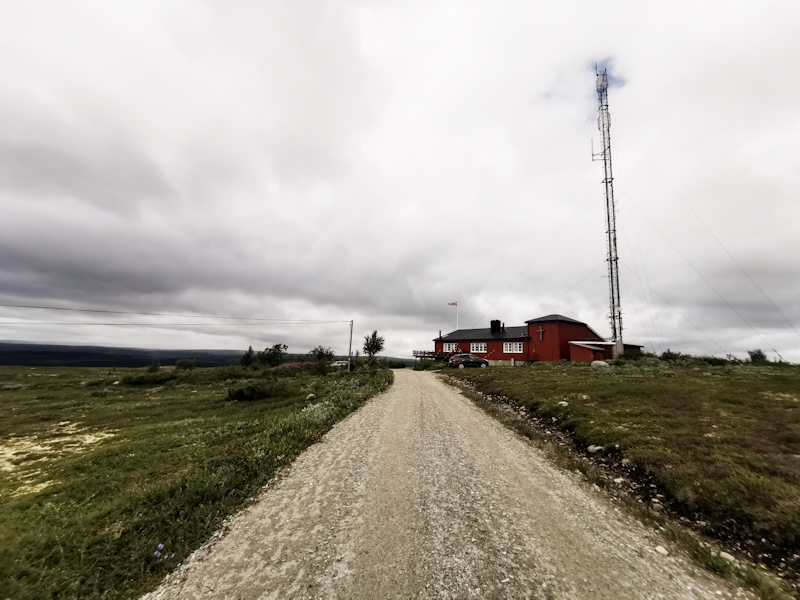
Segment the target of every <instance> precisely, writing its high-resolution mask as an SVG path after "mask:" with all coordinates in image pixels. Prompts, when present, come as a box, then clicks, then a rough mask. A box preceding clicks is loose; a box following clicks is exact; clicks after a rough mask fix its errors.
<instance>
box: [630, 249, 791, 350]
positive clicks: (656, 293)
mask: <svg viewBox="0 0 800 600" xmlns="http://www.w3.org/2000/svg"><path fill="white" fill-rule="evenodd" d="M620 264H621V265H622V266H623V267H625V268H626V269H628V271H630V272H631V273H632V274H633V276H634V277H636V278H637V279H639V276H638V275H637V274H636V273H635V272H634V271H633V270H631V268H630V267H629V266H628V265H626V264H625V263H624V262H622V261H620ZM645 285H646V286H647V287H649V288H650V291H652V292H653V293H654V294H655V295H656V296H658V297H659V298H661V299H662V300H663V301H664V302H665V303H666V304H667V306H669V307H670V308H671V309H672V310H674V311H675V312H676V313H678V314H679V315H680V316H681V317H683V318H684V319H686V322H687V323H689V324H690V325H691V326H692V327H694V328H695V329H697V331H699V332H700V333H702V334H703V335H704V336H706V337H707V338H708V339H709V341H710V342H711V343H712V344H714V345H715V346H716V347H717V348H719V349H720V350H722V351H723V352H724V353H725V354H728V352H727V351H726V350H725V348H723V347H722V346H720V345H719V343H718V342H717V341H716V340H715V339H713V338H712V337H711V336H710V335H708V334H707V333H706V332H705V331H703V330H702V329H700V328H699V327H698V326H697V325H695V324H694V322H693V321H692V320H691V319H689V317H687V316H686V315H684V314H683V313H682V312H681V311H679V310H678V309H677V308H675V306H673V305H672V304H671V303H670V301H669V300H667V299H666V298H664V296H662V295H661V294H659V293H658V292H657V291H656V290H655V289H653V288H652V287H651V286H650V284H648V283H645ZM779 356H780V355H779Z"/></svg>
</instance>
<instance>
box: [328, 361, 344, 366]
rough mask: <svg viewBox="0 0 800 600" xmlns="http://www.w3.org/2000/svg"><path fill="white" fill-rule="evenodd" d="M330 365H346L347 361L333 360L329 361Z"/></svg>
mask: <svg viewBox="0 0 800 600" xmlns="http://www.w3.org/2000/svg"><path fill="white" fill-rule="evenodd" d="M331 366H332V367H346V366H347V361H346V360H335V361H333V362H332V363H331Z"/></svg>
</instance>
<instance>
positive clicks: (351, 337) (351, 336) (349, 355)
mask: <svg viewBox="0 0 800 600" xmlns="http://www.w3.org/2000/svg"><path fill="white" fill-rule="evenodd" d="M352 355H353V321H352V320H351V321H350V345H349V346H347V372H348V373H349V372H350V357H351V356H352Z"/></svg>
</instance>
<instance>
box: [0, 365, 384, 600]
mask: <svg viewBox="0 0 800 600" xmlns="http://www.w3.org/2000/svg"><path fill="white" fill-rule="evenodd" d="M391 381H392V373H391V371H389V370H388V369H385V368H374V369H372V370H370V369H368V368H361V369H358V370H356V371H355V372H353V373H350V374H348V373H345V372H340V371H330V370H327V369H325V368H324V367H323V368H314V369H275V370H264V371H254V370H246V369H243V368H242V367H219V368H215V369H195V370H183V371H180V370H173V369H161V370H159V371H156V372H152V373H150V372H145V371H143V370H137V369H90V368H84V369H78V368H30V367H25V368H19V367H0V414H2V419H1V420H0V582H2V594H1V595H2V597H3V598H37V599H38V598H87V597H100V596H102V597H111V598H115V597H124V598H130V597H135V596H137V595H139V594H141V593H143V592H145V591H147V590H149V589H152V588H153V587H154V586H155V585H156V584H157V583H158V581H159V580H160V579H161V578H162V577H163V576H164V574H165V573H166V572H167V571H169V570H170V569H172V568H174V567H175V566H176V565H177V564H178V563H179V562H180V561H182V560H183V559H185V558H186V557H187V556H188V555H189V554H190V553H191V552H192V550H194V549H195V548H197V547H198V546H199V545H200V544H201V543H202V542H203V541H204V540H206V539H207V538H208V537H209V536H210V535H211V533H213V532H214V531H215V530H216V529H217V528H218V527H219V526H220V524H221V523H222V521H223V520H224V518H225V517H226V516H228V515H230V514H232V513H233V512H235V511H236V510H238V509H240V508H241V507H243V506H244V505H245V504H246V503H247V501H248V499H249V498H251V497H252V496H253V495H254V494H256V493H257V492H258V490H259V489H260V488H261V487H262V486H263V485H264V484H265V483H267V482H268V480H269V479H270V478H271V477H272V476H273V475H274V474H275V473H276V471H277V470H278V469H279V468H280V467H282V466H284V465H287V464H288V463H290V462H291V460H292V459H293V458H294V457H295V456H297V455H298V454H299V453H300V452H301V451H302V450H303V449H305V448H306V447H308V446H309V445H310V444H312V443H314V442H316V441H317V440H319V439H320V437H321V436H322V435H323V434H324V433H325V432H326V431H327V430H329V429H330V427H331V426H332V425H333V424H334V423H335V422H336V421H338V420H339V419H341V418H342V417H344V416H345V415H346V414H348V413H349V412H351V411H353V410H354V409H355V408H357V407H358V406H360V405H361V404H362V403H363V402H364V401H365V400H366V399H367V398H369V397H370V396H372V395H374V394H375V393H377V392H379V391H381V390H383V389H386V388H387V387H388V386H389V385H390V384H391ZM309 394H313V395H314V398H311V399H308V396H309Z"/></svg>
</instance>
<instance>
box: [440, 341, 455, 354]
mask: <svg viewBox="0 0 800 600" xmlns="http://www.w3.org/2000/svg"><path fill="white" fill-rule="evenodd" d="M456 350H458V344H457V343H455V342H445V343H444V344H443V345H442V352H455V351H456Z"/></svg>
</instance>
